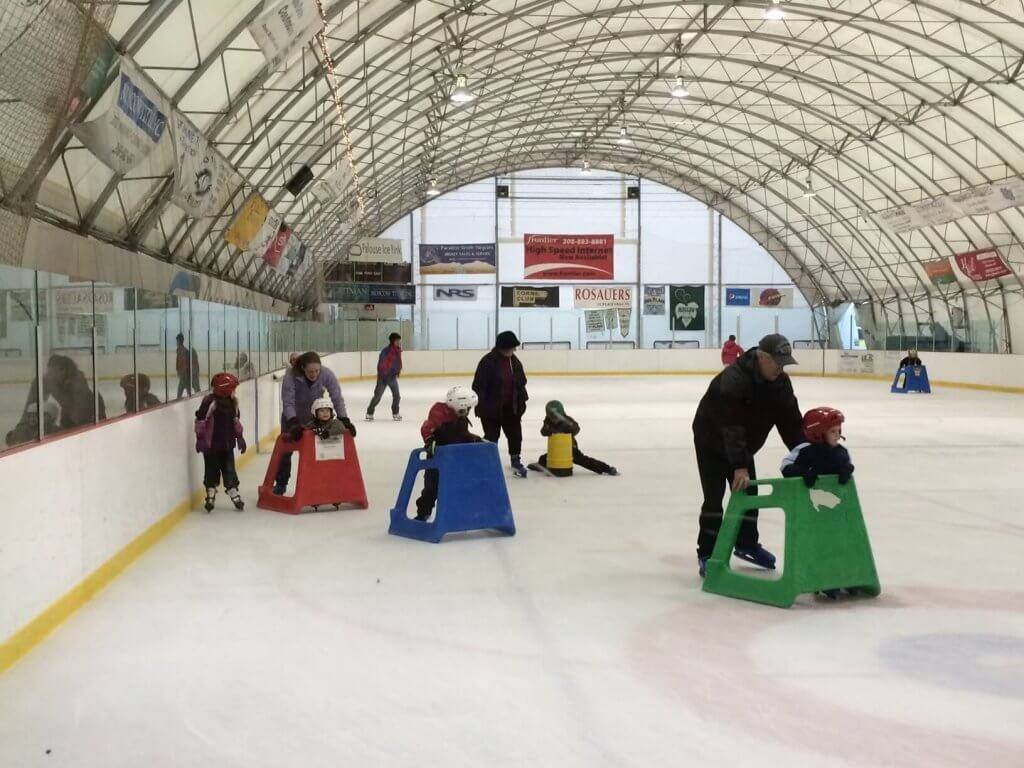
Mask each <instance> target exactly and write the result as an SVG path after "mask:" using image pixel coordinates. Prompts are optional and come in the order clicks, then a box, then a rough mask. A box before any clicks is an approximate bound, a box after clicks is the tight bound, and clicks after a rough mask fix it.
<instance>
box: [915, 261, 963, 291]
mask: <svg viewBox="0 0 1024 768" xmlns="http://www.w3.org/2000/svg"><path fill="white" fill-rule="evenodd" d="M921 266H922V267H924V271H925V274H927V275H928V277H929V278H930V279H931V281H932V282H933V283H935V285H945V284H948V283H955V282H956V275H955V274H953V265H952V264H950V263H949V259H936V260H935V261H925V262H923V263H922V264H921Z"/></svg>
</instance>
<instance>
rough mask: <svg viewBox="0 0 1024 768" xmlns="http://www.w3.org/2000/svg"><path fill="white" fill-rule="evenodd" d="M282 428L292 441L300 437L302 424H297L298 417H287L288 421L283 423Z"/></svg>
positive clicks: (296, 440)
mask: <svg viewBox="0 0 1024 768" xmlns="http://www.w3.org/2000/svg"><path fill="white" fill-rule="evenodd" d="M284 428H285V431H286V432H287V433H288V439H289V440H291V441H292V442H293V443H295V442H298V441H299V440H301V439H302V425H301V424H299V420H298V419H288V421H286V422H285V423H284Z"/></svg>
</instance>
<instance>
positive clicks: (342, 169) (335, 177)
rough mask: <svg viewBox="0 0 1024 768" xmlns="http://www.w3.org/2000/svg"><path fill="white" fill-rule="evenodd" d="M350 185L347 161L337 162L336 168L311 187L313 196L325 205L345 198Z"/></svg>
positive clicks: (344, 159) (350, 170)
mask: <svg viewBox="0 0 1024 768" xmlns="http://www.w3.org/2000/svg"><path fill="white" fill-rule="evenodd" d="M351 184H352V167H351V166H350V165H349V164H348V159H347V158H343V159H341V160H339V161H338V167H337V168H335V169H334V170H332V171H330V172H329V173H327V174H326V175H325V176H324V177H323V178H322V179H320V181H318V182H317V183H316V184H314V185H313V196H314V197H315V198H316V199H317V200H319V201H320V202H321V203H324V204H325V205H327V204H329V203H336V202H338V201H340V200H343V199H344V198H345V195H346V194H348V189H349V186H350V185H351Z"/></svg>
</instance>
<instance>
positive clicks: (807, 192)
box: [801, 176, 818, 198]
mask: <svg viewBox="0 0 1024 768" xmlns="http://www.w3.org/2000/svg"><path fill="white" fill-rule="evenodd" d="M817 194H818V193H817V192H815V191H814V187H813V186H812V184H811V177H810V176H808V177H807V183H806V184H805V185H804V193H803V195H801V197H805V198H806V197H814V196H815V195H817Z"/></svg>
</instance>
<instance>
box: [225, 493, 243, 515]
mask: <svg viewBox="0 0 1024 768" xmlns="http://www.w3.org/2000/svg"><path fill="white" fill-rule="evenodd" d="M227 494H228V498H230V499H231V503H232V504H234V505H235V509H237V510H238V511H239V512H241V511H242V510H243V509H245V502H244V501H242V497H241V495H239V493H238V489H237V488H228V490H227Z"/></svg>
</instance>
